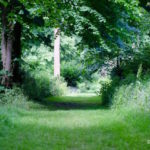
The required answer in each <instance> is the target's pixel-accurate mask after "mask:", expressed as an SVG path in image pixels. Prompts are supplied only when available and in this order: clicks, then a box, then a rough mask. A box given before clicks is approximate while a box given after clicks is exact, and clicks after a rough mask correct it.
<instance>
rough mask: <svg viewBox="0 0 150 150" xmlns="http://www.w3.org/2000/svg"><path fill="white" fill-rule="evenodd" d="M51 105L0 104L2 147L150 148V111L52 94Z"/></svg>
mask: <svg viewBox="0 0 150 150" xmlns="http://www.w3.org/2000/svg"><path fill="white" fill-rule="evenodd" d="M47 104H48V107H46V108H42V107H40V105H38V107H36V105H35V106H34V105H33V106H32V108H30V109H29V110H24V109H18V108H14V107H8V106H7V107H6V106H4V107H2V106H0V150H149V149H150V145H149V144H148V143H147V140H150V114H149V113H144V112H141V113H140V112H139V113H137V112H135V111H133V110H130V111H129V110H121V111H120V110H116V111H113V110H110V109H105V108H103V107H101V106H100V100H99V98H98V97H86V98H84V97H74V98H73V97H53V98H50V99H48V102H47Z"/></svg>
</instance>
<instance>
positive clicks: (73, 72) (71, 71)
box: [61, 62, 81, 86]
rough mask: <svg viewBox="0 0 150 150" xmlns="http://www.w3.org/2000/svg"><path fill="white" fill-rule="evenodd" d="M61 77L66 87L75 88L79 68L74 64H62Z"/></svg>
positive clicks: (78, 77)
mask: <svg viewBox="0 0 150 150" xmlns="http://www.w3.org/2000/svg"><path fill="white" fill-rule="evenodd" d="M61 75H62V76H63V77H64V79H65V81H66V82H67V84H68V86H77V82H79V81H80V75H81V67H80V66H79V65H78V64H76V63H74V62H69V63H63V64H62V67H61Z"/></svg>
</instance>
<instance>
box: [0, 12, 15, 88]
mask: <svg viewBox="0 0 150 150" xmlns="http://www.w3.org/2000/svg"><path fill="white" fill-rule="evenodd" d="M6 22H7V20H6V15H5V11H3V14H2V37H1V38H2V40H1V54H2V65H3V70H4V71H5V74H4V75H3V77H2V84H3V85H4V86H5V87H7V88H9V87H11V71H12V66H11V64H12V48H13V30H12V29H13V26H9V32H8V31H6V29H7V28H8V26H7V25H6Z"/></svg>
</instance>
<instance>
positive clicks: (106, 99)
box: [98, 77, 119, 106]
mask: <svg viewBox="0 0 150 150" xmlns="http://www.w3.org/2000/svg"><path fill="white" fill-rule="evenodd" d="M100 84H101V88H100V91H99V93H98V95H100V96H101V97H102V104H103V105H105V106H108V105H111V104H112V96H113V94H114V90H115V89H116V87H117V86H118V84H119V78H118V77H116V78H114V79H113V80H105V81H100Z"/></svg>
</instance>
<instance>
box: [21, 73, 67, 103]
mask: <svg viewBox="0 0 150 150" xmlns="http://www.w3.org/2000/svg"><path fill="white" fill-rule="evenodd" d="M51 76H52V75H51V74H50V73H48V72H47V71H36V70H34V71H33V72H29V73H26V74H25V78H24V84H23V89H24V91H25V93H26V94H27V95H29V97H30V98H32V99H35V100H39V101H42V100H43V99H44V98H45V97H48V96H60V95H63V94H64V93H65V92H66V90H67V86H66V83H65V82H64V81H63V79H57V78H54V77H51Z"/></svg>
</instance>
